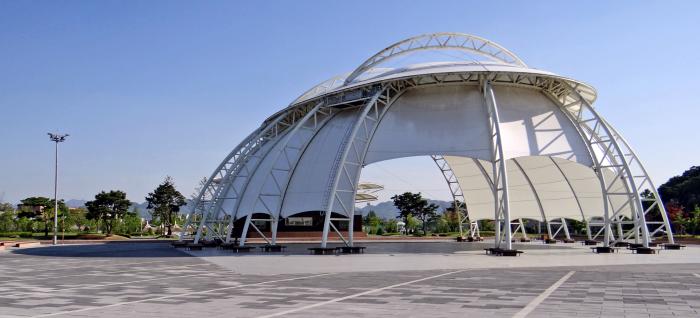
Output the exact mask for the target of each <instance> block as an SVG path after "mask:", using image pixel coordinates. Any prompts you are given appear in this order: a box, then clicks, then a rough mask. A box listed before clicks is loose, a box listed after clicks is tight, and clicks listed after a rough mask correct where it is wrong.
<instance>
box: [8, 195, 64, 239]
mask: <svg viewBox="0 0 700 318" xmlns="http://www.w3.org/2000/svg"><path fill="white" fill-rule="evenodd" d="M20 202H21V204H20V205H19V206H18V209H19V213H18V215H17V216H18V217H20V218H23V217H25V218H30V219H34V220H37V221H41V222H43V223H44V236H48V235H49V229H50V228H52V227H53V223H52V222H51V220H53V217H54V212H53V210H54V202H55V201H54V200H52V199H49V198H46V197H29V198H26V199H24V200H21V201H20ZM67 211H68V207H66V205H65V203H64V202H63V200H59V201H58V214H59V217H60V216H62V215H63V214H64V213H66V212H67Z"/></svg>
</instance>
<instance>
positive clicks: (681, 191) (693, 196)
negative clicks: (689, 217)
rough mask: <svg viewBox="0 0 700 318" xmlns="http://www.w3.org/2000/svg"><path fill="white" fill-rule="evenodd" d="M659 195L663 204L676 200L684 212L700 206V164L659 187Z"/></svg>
mask: <svg viewBox="0 0 700 318" xmlns="http://www.w3.org/2000/svg"><path fill="white" fill-rule="evenodd" d="M659 195H660V196H661V200H663V202H664V204H667V203H669V202H671V201H675V202H678V204H680V205H681V206H682V208H683V210H684V211H685V212H690V211H692V210H693V209H694V208H695V206H700V166H693V167H690V169H688V170H686V171H685V172H683V174H682V175H680V176H675V177H673V178H671V179H669V180H668V181H666V183H664V184H662V185H661V186H660V187H659Z"/></svg>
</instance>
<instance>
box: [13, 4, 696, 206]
mask: <svg viewBox="0 0 700 318" xmlns="http://www.w3.org/2000/svg"><path fill="white" fill-rule="evenodd" d="M439 31H454V32H464V33H470V34H475V35H479V36H482V37H485V38H488V39H491V40H493V41H495V42H497V43H499V44H501V45H503V46H505V47H507V48H508V49H510V50H511V51H513V52H515V53H516V54H518V55H519V56H520V57H521V58H522V59H523V60H524V61H525V62H526V63H528V64H529V65H530V66H532V67H535V68H539V69H545V70H549V71H552V72H555V73H558V74H561V75H564V76H568V77H573V78H576V79H578V80H581V81H584V82H587V83H590V84H592V85H593V86H595V87H596V88H597V89H598V92H599V99H598V101H597V103H596V107H597V109H598V110H599V111H600V112H601V113H602V114H603V115H604V116H605V117H606V118H607V119H608V120H609V121H610V122H611V123H612V124H613V125H615V126H616V127H617V128H618V129H619V131H620V132H621V133H622V134H623V135H624V136H625V137H626V138H627V139H628V140H630V142H631V143H632V145H633V146H634V147H635V148H636V150H637V152H638V154H639V155H640V157H641V158H642V159H643V160H644V161H645V163H646V166H647V168H648V170H649V172H650V174H651V175H652V177H653V178H654V180H655V181H656V182H657V185H658V184H660V183H662V182H664V181H666V180H667V179H668V178H669V177H671V176H673V175H677V174H680V173H681V172H683V171H684V170H685V169H687V168H689V167H690V166H691V165H697V164H700V162H699V160H698V158H699V157H700V156H699V155H700V147H698V144H699V143H698V137H700V134H699V133H698V119H699V118H700V116H699V115H700V105H699V102H698V96H699V95H698V94H699V93H698V87H700V85H699V84H700V82H699V80H698V76H699V75H700V62H698V59H699V58H700V54H699V53H698V52H700V41H698V39H699V37H700V1H686V2H681V1H596V2H594V1H570V2H567V1H517V2H516V1H512V2H511V1H454V2H448V1H445V2H443V1H434V0H433V1H421V2H418V1H343V2H341V1H317V2H312V1H275V2H271V1H245V2H243V1H239V2H237V1H1V2H0V200H3V199H4V201H9V202H13V203H14V202H17V201H19V200H20V199H22V198H24V197H27V196H34V195H43V196H50V195H52V193H53V180H52V177H53V172H52V170H53V145H52V144H51V143H50V142H49V140H48V137H47V136H46V132H49V131H59V132H67V133H70V134H71V136H70V137H69V140H68V141H67V142H66V143H64V144H62V145H61V149H60V151H61V154H60V160H61V162H60V165H61V168H60V177H61V180H60V183H61V197H63V198H66V199H90V198H92V197H93V196H94V194H95V193H97V192H99V191H100V190H110V189H121V190H124V191H126V192H127V194H128V196H129V198H130V199H131V200H133V201H138V202H141V201H143V197H144V195H145V194H146V193H147V192H149V191H151V190H152V189H153V188H155V186H156V185H157V184H158V183H159V182H161V181H162V180H163V179H164V178H165V176H166V175H170V176H172V177H173V178H174V179H175V182H176V184H177V185H178V187H179V189H180V190H181V191H182V192H183V193H184V194H186V195H189V194H190V193H191V192H192V191H193V189H194V187H195V185H196V183H197V181H198V180H199V179H201V178H202V177H204V176H208V175H209V174H211V172H212V170H213V169H214V168H215V167H216V165H217V164H218V163H219V162H220V160H221V159H223V157H224V156H225V155H226V154H227V153H228V152H229V151H230V150H231V149H232V148H233V147H234V146H235V145H236V144H237V143H238V142H240V141H241V139H242V138H243V137H244V136H246V135H247V134H248V133H249V132H250V131H251V130H252V129H254V128H255V127H257V126H258V125H259V124H260V122H261V121H262V120H263V119H265V118H266V117H267V116H269V115H270V114H272V113H274V112H275V111H277V110H279V109H280V108H282V107H283V106H285V105H287V104H288V103H289V102H290V101H292V100H293V99H294V98H296V97H297V96H298V95H299V94H301V93H302V92H303V91H304V90H306V89H308V88H309V87H311V86H313V85H314V84H316V83H318V82H320V81H322V80H324V79H326V78H329V77H331V76H333V75H336V74H339V73H343V72H347V71H350V70H352V69H354V68H355V67H356V66H357V65H358V64H360V63H361V62H362V61H363V60H364V59H366V58H367V57H369V56H370V55H372V54H374V53H375V52H377V51H379V50H380V49H382V48H384V47H386V46H388V45H389V44H391V43H394V42H396V41H399V40H401V39H404V38H407V37H410V36H413V35H417V34H422V33H430V32H439ZM412 164H416V167H426V169H425V172H419V171H423V170H422V169H409V168H408V167H410V166H411V165H412ZM428 170H429V171H428ZM397 176H398V177H397ZM364 177H366V178H369V179H372V180H373V181H378V182H383V183H385V185H386V186H387V189H388V190H387V191H386V195H387V196H389V195H391V194H392V193H390V192H399V191H405V190H412V191H423V192H424V193H426V194H429V196H432V197H436V198H443V199H446V198H447V197H448V193H447V189H446V188H444V185H443V184H442V182H443V181H442V180H441V179H440V175H439V174H438V172H437V171H436V169H434V168H433V167H432V163H431V162H430V161H429V159H425V158H422V159H404V160H400V161H398V162H397V163H395V164H391V163H388V162H384V163H378V164H377V165H376V166H369V167H367V169H366V172H365V174H364V175H363V178H364Z"/></svg>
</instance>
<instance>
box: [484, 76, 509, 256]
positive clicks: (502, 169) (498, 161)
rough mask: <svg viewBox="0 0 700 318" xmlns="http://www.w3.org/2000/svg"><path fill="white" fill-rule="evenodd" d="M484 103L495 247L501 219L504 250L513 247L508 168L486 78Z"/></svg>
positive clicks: (489, 86)
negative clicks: (489, 147) (489, 152)
mask: <svg viewBox="0 0 700 318" xmlns="http://www.w3.org/2000/svg"><path fill="white" fill-rule="evenodd" d="M483 97H484V104H485V106H486V110H487V113H488V116H489V117H488V121H489V133H490V139H491V140H490V144H491V165H492V168H493V187H492V190H493V197H494V213H495V215H494V218H495V220H496V233H495V234H496V248H499V247H500V245H501V242H502V240H501V233H500V230H501V229H500V228H501V221H503V222H502V223H503V230H505V233H504V239H505V243H506V248H505V249H506V250H510V249H512V248H513V245H512V242H511V236H512V233H511V229H510V202H509V198H508V192H509V189H508V173H507V171H508V169H507V167H506V157H505V154H504V153H503V137H502V136H501V127H500V126H501V125H500V123H501V121H500V118H499V114H498V104H497V103H496V96H495V93H494V91H493V87H491V83H490V82H489V81H488V80H486V81H484V83H483Z"/></svg>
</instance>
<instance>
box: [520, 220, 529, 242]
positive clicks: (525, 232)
mask: <svg viewBox="0 0 700 318" xmlns="http://www.w3.org/2000/svg"><path fill="white" fill-rule="evenodd" d="M518 223H519V224H520V232H522V233H523V238H524V239H527V231H525V222H523V219H522V218H519V219H518Z"/></svg>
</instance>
